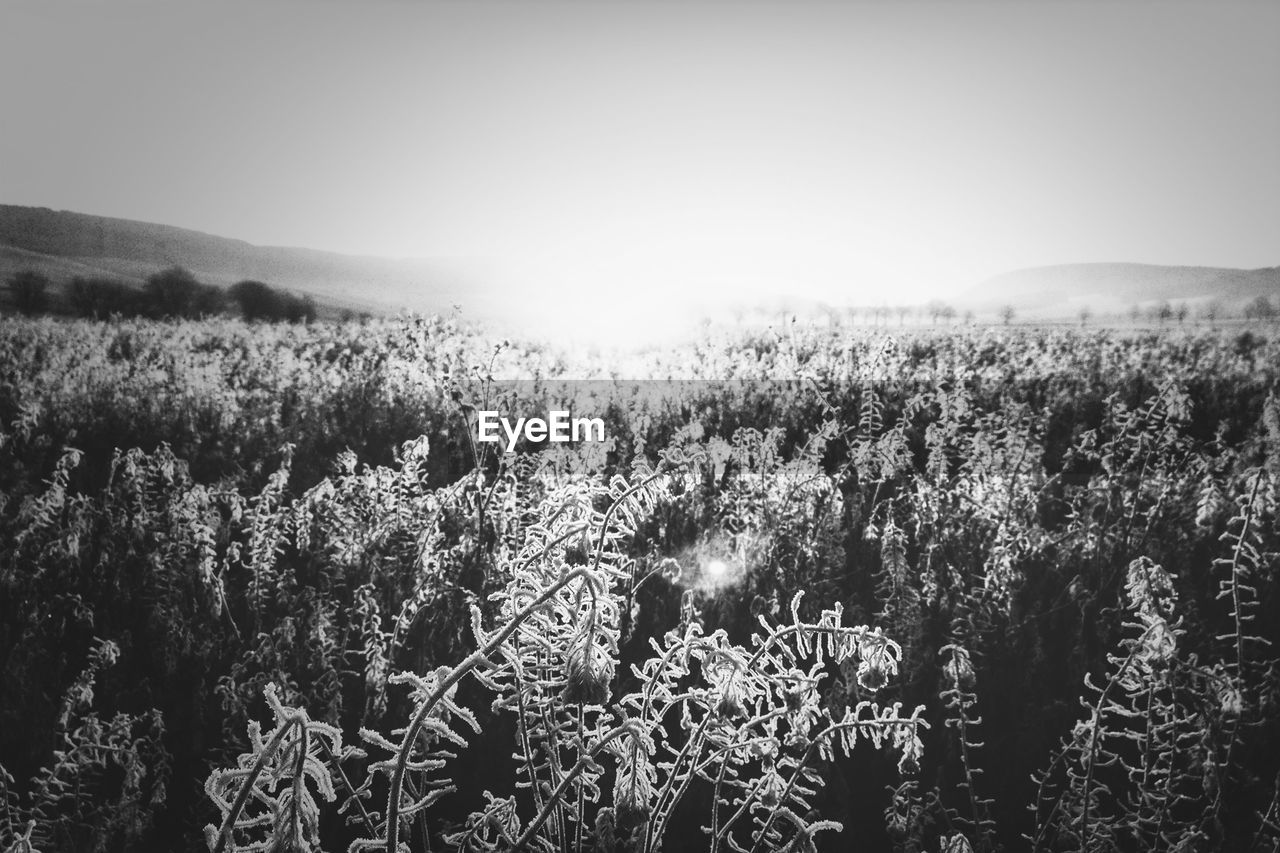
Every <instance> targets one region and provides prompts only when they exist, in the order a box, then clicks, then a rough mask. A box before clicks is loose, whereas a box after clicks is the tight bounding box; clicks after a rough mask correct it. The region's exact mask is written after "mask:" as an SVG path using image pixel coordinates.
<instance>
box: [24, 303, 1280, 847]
mask: <svg viewBox="0 0 1280 853" xmlns="http://www.w3.org/2000/svg"><path fill="white" fill-rule="evenodd" d="M1278 372H1280V337H1278V336H1277V335H1276V333H1275V332H1274V329H1271V330H1268V329H1267V328H1265V327H1262V326H1254V327H1251V328H1232V329H1231V330H1229V331H1222V330H1219V331H1214V330H1209V329H1194V330H1193V329H1182V328H1176V329H1175V328H1170V329H1167V330H1163V329H1161V330H1156V329H1152V330H1136V329H1135V330H1105V329H1035V328H1019V327H1012V328H999V329H981V328H964V329H960V328H957V329H946V330H929V329H920V330H908V331H900V330H897V329H884V330H875V331H874V332H873V331H871V330H864V331H862V332H856V331H850V330H843V331H841V330H832V329H825V328H823V329H818V328H812V329H811V328H803V327H799V326H792V327H789V328H786V329H783V330H763V331H759V332H722V331H718V330H714V329H710V330H708V331H707V333H706V335H705V336H704V337H703V338H702V339H701V340H698V341H694V342H690V343H688V344H686V345H683V346H681V347H672V348H668V349H662V350H653V351H649V352H641V353H635V354H633V355H629V356H625V357H623V356H609V357H602V356H600V355H599V354H597V353H570V352H561V351H557V350H555V349H552V348H549V347H543V346H533V345H528V344H524V343H521V342H506V341H494V340H490V339H488V338H486V337H485V336H484V335H482V334H480V333H478V332H475V331H472V330H468V329H465V328H462V327H459V326H457V325H456V324H454V323H452V322H450V321H444V320H439V319H434V318H432V319H422V318H415V319H400V320H374V321H368V322H363V323H346V324H337V323H335V324H313V325H310V326H288V327H282V326H269V325H246V324H245V323H243V322H240V321H231V320H209V321H184V322H158V321H147V320H134V321H115V322H93V321H65V320H56V319H50V318H45V319H38V320H35V319H25V320H24V319H13V318H7V319H2V320H0V667H2V670H0V851H6V853H7V851H15V853H16V851H31V850H38V851H43V853H50V851H117V850H193V851H194V850H201V849H211V850H214V851H234V850H239V851H249V850H260V851H318V850H321V849H323V850H329V851H337V850H346V849H351V850H353V851H359V850H398V849H408V850H413V851H426V850H433V851H434V850H454V849H457V850H472V851H481V850H496V851H501V850H513V849H527V850H531V851H571V850H579V849H584V850H587V849H589V850H606V851H645V853H650V852H651V851H658V850H670V851H684V850H689V851H693V850H698V851H706V850H710V851H717V853H718V851H744V850H745V851H772V850H783V849H786V850H795V851H803V850H832V851H835V850H841V851H843V850H850V849H858V850H885V851H896V852H900V853H909V852H910V851H930V853H933V851H947V853H961V852H962V851H968V850H973V851H994V850H1007V851H1105V850H1135V851H1136V850H1168V851H1195V850H1231V851H1276V850H1280V813H1278V799H1277V797H1278V783H1280V666H1278V662H1280V656H1278V655H1280V652H1277V649H1276V646H1275V643H1276V642H1277V641H1280V636H1278V635H1280V619H1278V618H1277V616H1276V614H1277V613H1278V612H1280V611H1278V610H1277V608H1278V607H1280V601H1277V552H1280V526H1278V521H1277V502H1278V498H1280V374H1278ZM553 409H565V410H572V411H573V412H575V413H580V414H589V415H591V416H593V417H594V416H599V417H601V418H603V419H604V421H605V425H606V430H605V433H606V436H607V440H606V441H605V442H603V443H578V444H572V445H565V444H553V443H549V442H527V443H524V444H522V445H521V446H520V447H519V448H518V449H517V452H515V453H510V454H507V453H504V452H502V448H501V447H499V446H497V445H490V444H482V443H479V442H477V440H476V430H475V420H476V416H477V412H478V411H481V410H497V411H503V412H506V413H510V414H513V415H517V416H522V415H541V414H543V413H545V412H547V411H550V410H553Z"/></svg>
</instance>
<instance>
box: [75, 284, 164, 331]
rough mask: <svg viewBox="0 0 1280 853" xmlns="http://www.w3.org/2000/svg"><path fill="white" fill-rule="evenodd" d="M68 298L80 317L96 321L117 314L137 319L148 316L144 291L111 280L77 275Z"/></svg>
mask: <svg viewBox="0 0 1280 853" xmlns="http://www.w3.org/2000/svg"><path fill="white" fill-rule="evenodd" d="M67 299H68V302H69V303H70V305H71V310H72V311H73V312H74V313H75V314H76V315H77V316H80V317H90V318H92V319H95V320H106V319H107V318H109V317H111V316H113V315H119V316H123V317H136V316H138V315H139V314H144V313H146V308H147V306H146V299H145V297H144V296H143V294H142V293H141V292H140V291H138V290H136V289H135V288H132V287H130V286H129V285H127V284H124V283H123V282H119V281H116V280H114V279H109V278H83V277H80V276H77V277H75V278H73V279H72V280H71V286H70V287H69V288H68V289H67Z"/></svg>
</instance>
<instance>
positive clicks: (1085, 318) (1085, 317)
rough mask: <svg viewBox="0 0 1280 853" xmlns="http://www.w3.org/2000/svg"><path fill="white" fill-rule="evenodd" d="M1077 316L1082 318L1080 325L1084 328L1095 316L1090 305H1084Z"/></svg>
mask: <svg viewBox="0 0 1280 853" xmlns="http://www.w3.org/2000/svg"><path fill="white" fill-rule="evenodd" d="M1077 316H1078V317H1079V318H1080V325H1081V326H1082V327H1083V326H1084V325H1086V324H1087V323H1088V322H1089V318H1090V317H1092V316H1093V311H1092V310H1090V308H1089V306H1088V305H1082V306H1080V313H1079V314H1078V315H1077Z"/></svg>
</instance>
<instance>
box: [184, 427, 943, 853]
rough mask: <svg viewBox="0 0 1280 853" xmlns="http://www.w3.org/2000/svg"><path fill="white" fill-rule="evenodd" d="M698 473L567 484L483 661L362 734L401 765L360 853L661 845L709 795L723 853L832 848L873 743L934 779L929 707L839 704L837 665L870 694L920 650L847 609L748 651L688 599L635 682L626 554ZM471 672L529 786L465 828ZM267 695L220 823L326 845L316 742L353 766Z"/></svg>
mask: <svg viewBox="0 0 1280 853" xmlns="http://www.w3.org/2000/svg"><path fill="white" fill-rule="evenodd" d="M691 461H696V460H691V459H690V458H687V457H684V456H681V455H680V454H678V453H677V454H669V455H667V456H666V457H664V458H663V460H662V462H661V463H660V464H659V465H658V466H657V467H656V468H649V467H647V466H645V465H643V464H641V465H638V466H636V467H635V469H634V470H633V471H632V476H631V477H630V478H623V477H620V476H615V477H613V478H611V479H610V480H608V481H607V482H603V483H602V482H599V481H593V480H590V479H588V480H580V481H575V482H570V483H567V484H564V485H563V486H561V487H559V488H555V489H552V490H550V491H549V492H548V494H547V497H546V499H545V500H544V501H543V502H542V503H541V505H540V506H539V507H538V508H537V509H536V510H535V512H534V513H533V518H532V519H531V521H530V523H529V524H528V525H527V526H526V528H525V530H524V533H525V537H524V541H523V543H522V544H521V546H520V548H519V550H518V552H516V553H515V554H514V555H513V556H512V557H511V559H510V562H509V563H508V564H507V565H505V566H503V567H502V568H503V571H504V572H505V573H506V575H507V577H508V578H509V580H508V582H507V585H506V587H505V589H503V590H502V591H501V592H499V593H497V594H496V595H494V596H493V602H494V604H495V606H496V607H495V609H496V613H497V621H496V624H495V625H494V627H493V628H491V629H490V628H486V627H485V624H484V623H485V621H486V619H485V617H484V615H483V613H482V612H481V610H480V609H479V608H478V607H476V608H473V610H472V633H473V637H474V641H475V650H474V651H473V652H472V653H471V654H469V655H467V656H466V657H465V658H464V659H463V660H461V661H460V662H459V663H457V664H455V665H452V666H439V667H436V668H435V669H434V670H433V671H431V672H430V673H428V674H426V675H421V676H420V675H416V674H413V673H404V672H402V673H397V674H395V675H392V676H391V678H390V683H391V684H393V685H394V684H399V685H405V686H408V687H409V689H410V696H409V699H410V703H411V711H410V716H409V719H408V721H407V723H406V724H405V725H404V726H402V727H399V728H396V729H395V730H393V731H392V732H391V733H390V734H389V735H386V734H383V733H381V732H376V731H369V730H366V731H363V732H362V733H361V736H362V739H363V740H364V741H365V744H366V745H367V746H368V748H369V751H370V752H373V753H378V754H379V755H380V756H381V757H378V758H376V759H375V760H372V761H370V763H369V764H368V765H367V774H366V776H365V778H364V780H363V782H362V783H361V784H360V785H359V786H358V787H356V788H355V789H354V790H351V791H350V795H349V796H348V797H347V798H346V802H345V804H344V805H343V810H345V811H353V810H358V811H359V815H358V816H357V817H356V818H355V819H356V822H357V823H360V822H362V823H363V825H364V832H363V834H362V837H360V838H359V839H358V840H356V841H355V842H354V843H353V844H352V846H351V848H350V849H351V850H352V851H361V850H384V851H399V850H404V849H418V848H419V847H420V846H421V847H425V846H427V845H434V844H436V843H437V841H439V842H443V843H444V844H445V845H446V846H447V847H449V848H451V849H459V850H468V851H506V850H534V851H552V850H564V849H575V850H582V849H628V850H637V851H645V853H658V851H660V850H662V849H663V845H664V843H665V841H666V839H667V833H668V831H669V830H670V828H671V825H672V816H673V814H674V813H675V812H676V809H677V807H678V806H679V805H680V804H681V803H682V802H684V801H685V800H686V795H687V794H688V793H689V792H690V790H691V789H692V788H693V787H695V786H698V787H700V788H703V789H708V788H709V789H710V795H711V796H710V802H711V804H712V805H711V810H710V814H709V815H707V817H706V819H705V820H704V822H703V824H702V826H703V830H704V832H706V833H707V835H708V837H709V844H710V847H711V849H712V850H713V851H719V850H722V849H726V848H728V849H733V850H746V851H751V850H755V851H765V850H784V849H791V850H813V849H815V846H814V845H815V838H816V837H817V836H818V834H819V833H821V832H823V831H827V830H836V829H839V828H840V825H839V824H837V823H834V822H832V821H827V820H822V819H820V817H818V816H817V814H816V812H815V811H814V807H815V802H814V797H815V794H816V792H817V790H818V788H819V787H820V786H821V785H822V784H823V781H824V780H823V776H822V773H821V772H820V771H819V769H818V768H819V767H820V766H823V765H825V764H827V763H829V762H831V761H833V760H834V759H835V757H836V755H837V754H839V755H849V754H850V753H851V752H852V750H853V748H854V746H855V745H856V743H857V742H858V741H859V740H860V739H866V740H868V741H870V742H871V743H872V745H873V746H875V747H877V748H888V749H891V750H893V751H895V752H896V753H897V754H899V756H900V760H899V766H900V768H901V769H902V771H903V772H908V773H909V772H914V770H915V768H916V767H918V762H919V758H920V755H921V751H922V748H923V746H922V741H921V739H920V730H921V728H923V727H925V726H926V725H927V724H926V723H925V722H924V721H923V720H922V719H921V718H920V714H921V712H922V710H923V709H922V708H916V709H915V710H914V711H913V712H905V711H904V710H903V709H902V707H901V704H900V703H895V704H893V705H891V706H881V705H879V704H877V703H875V702H871V701H866V700H864V701H861V702H858V703H857V704H856V705H855V706H853V707H850V706H848V705H847V704H841V705H840V706H839V707H835V706H831V705H828V704H824V702H823V701H822V698H821V697H822V695H823V694H822V691H821V689H820V688H821V684H822V682H823V681H824V680H825V679H826V678H827V677H828V669H831V670H832V671H839V670H840V668H841V667H842V666H844V667H849V666H853V667H856V668H857V670H858V672H859V679H860V681H862V683H863V686H864V688H866V689H868V690H871V689H874V688H875V687H879V686H883V685H884V684H885V683H887V681H888V680H889V678H890V677H891V676H892V675H894V674H896V672H897V670H898V665H899V661H900V657H901V650H900V649H899V647H898V646H897V644H896V643H894V642H893V641H892V640H889V639H888V638H887V637H885V636H883V635H882V633H881V632H880V631H879V630H878V629H871V628H868V627H866V626H858V627H850V626H846V625H844V624H842V611H841V608H840V607H839V606H838V605H837V606H836V607H835V608H833V609H829V610H826V611H823V612H822V614H821V615H820V617H819V618H818V619H817V621H816V622H810V621H806V620H805V619H803V618H802V617H801V614H800V603H801V596H800V595H799V594H797V595H796V596H795V597H794V598H793V600H792V602H791V608H790V617H791V618H790V620H789V622H786V623H784V624H778V623H777V622H775V621H772V620H771V619H769V618H768V617H766V616H765V615H764V614H763V613H762V614H760V616H759V623H760V631H759V632H757V633H756V634H755V636H754V637H753V638H752V641H751V645H750V646H748V647H744V646H740V645H736V644H734V643H732V642H730V641H729V638H728V635H727V634H726V633H725V631H723V630H717V631H714V632H712V633H710V634H707V633H706V632H705V631H704V630H703V625H702V621H701V619H700V617H699V615H698V612H697V608H696V607H695V606H694V604H693V602H692V600H691V599H689V598H688V597H687V596H686V600H685V601H683V602H682V607H681V614H680V620H679V624H678V625H677V626H675V627H673V628H672V629H671V630H670V631H668V632H667V633H666V635H665V637H663V639H662V641H661V642H659V641H658V640H656V639H654V640H651V641H650V644H651V656H650V657H649V659H648V660H646V661H644V662H643V663H641V664H635V665H633V667H632V672H631V673H630V675H631V676H632V677H633V678H634V683H635V684H636V686H635V687H634V688H633V689H630V690H629V691H627V692H623V691H622V690H620V689H619V684H618V682H619V680H620V676H619V673H618V655H619V648H618V647H619V636H620V629H619V625H620V621H621V613H622V611H623V607H624V602H625V601H626V600H627V596H628V595H629V594H630V592H631V589H630V588H629V586H628V585H629V584H630V583H633V582H634V580H633V578H634V577H635V575H634V573H632V572H631V571H629V570H627V568H625V565H626V558H625V556H624V553H623V549H624V547H625V546H626V544H627V542H628V541H629V539H630V537H632V536H633V534H634V532H635V530H636V528H637V526H638V525H639V524H640V523H642V522H643V521H644V519H645V518H646V517H647V516H648V514H649V513H651V512H652V511H653V508H654V507H655V506H657V505H658V503H659V502H660V501H662V500H664V496H665V495H666V493H667V491H668V489H669V488H670V486H671V482H672V480H673V479H674V478H676V477H679V476H681V473H680V472H681V470H682V468H683V467H685V466H686V465H687V464H689V463H690V462H691ZM467 679H473V680H474V681H475V682H476V683H478V684H479V685H480V686H482V687H484V688H487V689H488V690H489V691H491V693H492V694H493V695H494V696H495V699H494V701H493V704H492V708H493V711H494V713H495V715H499V716H497V717H496V719H499V720H500V719H501V715H509V716H508V719H510V720H512V721H514V742H513V747H514V751H513V757H514V758H515V760H516V766H517V775H516V778H515V779H513V780H512V790H510V791H484V792H482V793H483V794H484V804H483V805H482V806H481V807H480V808H479V809H478V810H476V811H473V812H472V813H471V814H469V815H467V816H466V817H465V818H463V819H461V820H459V821H455V822H453V823H452V824H451V825H448V822H447V821H445V820H444V819H443V817H442V813H441V812H440V811H439V809H440V804H441V803H442V802H443V801H444V800H445V799H446V798H448V797H450V796H451V795H452V794H453V793H454V791H455V790H456V789H458V788H460V787H462V783H461V781H460V780H458V779H456V778H455V777H454V776H453V774H452V773H451V761H452V759H453V758H454V757H455V754H456V751H457V750H460V749H464V748H466V747H468V746H469V745H470V742H471V741H470V738H471V736H472V735H474V734H476V733H478V732H479V731H480V729H481V725H480V722H479V720H478V718H477V717H476V715H475V714H474V713H473V712H472V711H471V710H470V709H468V708H467V707H466V706H464V705H463V704H462V702H461V700H460V698H459V696H460V693H459V688H460V686H461V684H462V683H463V682H464V680H467ZM268 701H269V703H271V705H272V709H273V712H274V713H275V716H276V728H275V729H274V730H273V732H271V733H270V734H269V735H266V736H264V735H262V734H261V733H260V732H258V731H256V730H253V731H251V740H252V746H253V749H252V751H251V752H250V753H248V754H246V755H245V756H242V757H241V759H240V762H239V766H238V767H237V768H236V769H234V770H229V771H219V772H218V773H215V774H214V775H213V776H211V777H210V781H209V785H208V791H209V795H210V797H211V798H213V799H214V802H215V804H216V805H217V806H218V808H219V809H220V811H221V812H222V814H223V821H222V825H221V827H211V828H210V839H211V845H212V846H213V849H214V850H215V851H216V853H220V851H222V850H230V849H235V850H245V851H249V850H272V849H296V850H315V849H318V843H319V841H318V829H317V828H318V825H319V823H318V817H317V814H318V802H317V800H318V797H319V798H322V799H325V800H331V799H333V798H334V797H335V796H336V792H335V791H334V787H333V778H332V777H331V776H330V775H329V769H328V767H327V766H326V765H325V764H324V763H323V762H322V761H320V760H319V756H318V755H317V754H316V753H315V749H317V748H319V747H317V744H318V745H320V747H323V748H324V749H326V750H327V751H328V753H329V755H330V756H331V757H335V758H336V757H338V756H339V755H340V753H341V744H340V740H339V738H338V735H337V732H336V730H333V729H331V728H329V727H327V726H323V725H322V724H317V723H314V722H312V721H310V720H308V719H307V718H306V716H305V714H302V712H299V711H291V710H289V709H286V708H283V707H281V706H280V705H279V703H278V701H277V700H276V697H275V694H274V692H272V693H271V694H270V695H269V697H268ZM494 720H495V718H489V720H487V721H486V723H485V725H486V727H487V726H491V725H494V724H495V722H494ZM499 730H502V729H499ZM351 754H352V755H354V752H353V753H351ZM313 791H314V793H313ZM317 795H318V797H317ZM379 802H382V803H384V804H385V805H383V806H381V807H378V806H377V805H376V804H377V803H379ZM282 824H283V828H282ZM282 832H283V833H285V835H284V836H281V833H282ZM282 838H283V839H284V840H281V839H282ZM282 845H283V846H282Z"/></svg>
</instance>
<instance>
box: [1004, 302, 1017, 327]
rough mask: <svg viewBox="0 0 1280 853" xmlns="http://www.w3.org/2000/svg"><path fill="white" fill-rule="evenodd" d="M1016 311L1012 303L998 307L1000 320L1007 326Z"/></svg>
mask: <svg viewBox="0 0 1280 853" xmlns="http://www.w3.org/2000/svg"><path fill="white" fill-rule="evenodd" d="M1016 313H1017V312H1015V311H1014V310H1013V306H1012V305H1006V306H1004V307H1003V308H1001V309H1000V320H1001V321H1002V322H1003V323H1004V324H1005V325H1006V326H1007V325H1009V324H1010V323H1012V322H1013V318H1014V316H1015V315H1016Z"/></svg>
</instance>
